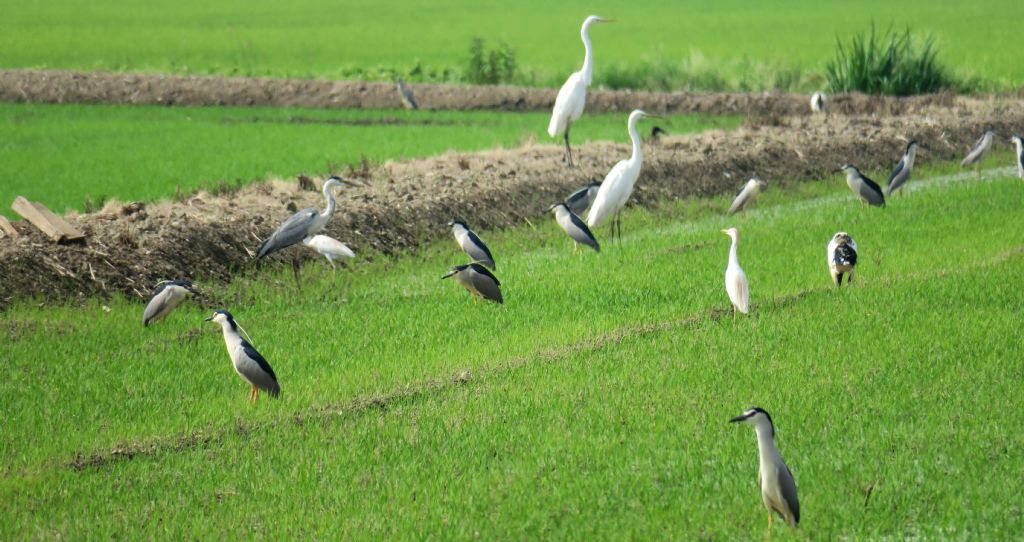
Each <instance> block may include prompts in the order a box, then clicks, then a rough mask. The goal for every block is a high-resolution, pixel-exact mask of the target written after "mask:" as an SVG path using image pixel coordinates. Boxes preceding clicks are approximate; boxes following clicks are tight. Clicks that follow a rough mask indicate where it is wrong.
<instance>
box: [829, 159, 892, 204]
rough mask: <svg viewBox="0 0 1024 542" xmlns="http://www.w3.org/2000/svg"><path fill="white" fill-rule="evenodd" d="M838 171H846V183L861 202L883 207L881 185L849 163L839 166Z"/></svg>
mask: <svg viewBox="0 0 1024 542" xmlns="http://www.w3.org/2000/svg"><path fill="white" fill-rule="evenodd" d="M839 171H843V172H845V173H846V185H847V186H849V187H850V190H851V191H853V193H854V194H856V195H857V197H859V198H860V200H861V202H864V203H867V204H869V205H874V206H877V207H885V195H883V194H882V187H880V186H878V183H876V182H875V181H872V180H871V179H869V178H868V177H867V176H866V175H864V174H863V173H861V172H860V170H859V169H857V168H856V167H854V166H851V165H849V164H846V165H844V166H843V167H841V168H839Z"/></svg>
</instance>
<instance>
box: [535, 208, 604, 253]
mask: <svg viewBox="0 0 1024 542" xmlns="http://www.w3.org/2000/svg"><path fill="white" fill-rule="evenodd" d="M548 210H549V211H554V212H555V222H558V225H559V226H561V228H562V231H564V232H565V233H566V234H568V235H569V237H571V238H572V240H573V241H575V247H574V248H573V254H575V253H576V251H577V250H579V248H580V245H581V244H583V245H587V246H588V247H590V248H592V249H594V252H601V246H600V245H598V244H597V239H595V238H594V234H593V233H591V231H590V228H588V227H587V225H586V223H584V222H583V220H581V219H580V217H578V216H576V213H573V212H572V211H570V210H569V207H568V206H567V205H566V204H564V203H556V204H554V205H552V206H551V207H549V208H548Z"/></svg>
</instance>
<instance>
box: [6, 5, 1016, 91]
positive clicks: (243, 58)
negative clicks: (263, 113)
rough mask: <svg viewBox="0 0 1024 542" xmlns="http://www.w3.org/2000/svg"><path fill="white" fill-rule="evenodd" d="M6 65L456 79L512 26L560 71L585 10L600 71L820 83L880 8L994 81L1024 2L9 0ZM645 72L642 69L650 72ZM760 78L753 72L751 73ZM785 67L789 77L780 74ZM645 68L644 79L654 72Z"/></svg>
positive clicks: (1012, 84)
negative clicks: (482, 42) (473, 44)
mask: <svg viewBox="0 0 1024 542" xmlns="http://www.w3.org/2000/svg"><path fill="white" fill-rule="evenodd" d="M2 12H3V13H4V17H3V18H2V19H0V66H2V67H7V68H14V67H47V68H74V69H84V70H97V69H100V70H116V71H145V72H166V73H188V74H206V73H216V74H228V75H255V76H271V77H285V76H286V77H300V78H371V79H381V78H383V79H390V78H391V77H393V76H394V74H396V73H398V74H402V75H404V76H405V77H406V78H408V79H412V80H424V79H426V80H437V79H442V80H453V79H454V80H459V79H460V78H461V77H462V73H463V72H464V71H465V65H466V62H467V59H468V50H469V46H470V41H471V39H472V38H473V37H475V36H479V37H484V38H487V39H488V41H489V43H490V45H492V46H493V45H494V44H495V43H496V42H497V41H498V40H504V41H505V42H507V43H508V44H509V45H510V46H511V47H512V48H514V49H515V50H516V51H517V62H518V65H519V66H520V68H521V74H522V75H521V77H520V78H519V80H518V82H520V83H528V84H539V85H545V86H554V85H559V84H561V82H562V81H564V80H565V77H566V76H567V75H568V74H569V73H570V72H571V71H573V70H576V69H578V68H579V65H580V63H581V62H582V57H583V49H582V45H581V44H580V41H579V25H580V23H581V22H582V20H583V18H584V17H586V16H587V15H589V14H591V13H596V14H601V15H604V16H608V17H616V18H617V19H619V21H620V22H619V24H617V25H608V26H603V27H600V28H596V29H595V30H594V31H593V34H592V35H593V38H594V43H595V48H596V61H597V68H596V72H595V77H596V82H597V83H598V84H606V83H612V82H613V80H611V79H606V77H608V76H611V75H614V73H613V72H615V73H618V74H620V75H621V74H622V73H623V72H624V71H626V70H630V69H633V68H635V67H636V66H637V65H643V66H646V68H645V69H644V70H642V72H645V73H641V75H651V78H650V79H651V80H653V81H657V79H658V78H659V77H660V75H659V74H664V73H665V72H666V70H667V71H668V72H669V73H670V74H671V76H672V77H673V81H676V82H677V84H678V85H682V84H687V85H693V86H697V87H704V88H709V87H710V88H718V87H720V86H726V87H731V88H742V87H744V86H753V87H756V86H758V85H765V84H772V81H774V80H776V79H777V77H776V76H777V73H778V72H779V71H780V70H786V71H794V70H795V72H796V75H795V77H796V82H795V83H792V82H791V83H788V84H796V85H798V86H802V87H807V88H811V87H813V86H814V85H817V84H821V82H822V80H821V78H820V74H821V73H822V69H823V67H824V63H825V61H826V60H827V59H828V58H830V57H831V56H832V54H833V51H834V48H835V39H836V36H837V35H838V36H840V37H842V38H843V39H848V38H849V37H851V36H852V35H853V34H855V33H858V32H862V31H864V30H865V29H866V28H868V26H869V25H870V23H871V22H872V21H874V22H877V23H878V24H879V25H882V26H885V25H888V24H889V23H890V22H892V23H896V24H898V25H900V26H902V25H903V24H905V23H907V24H910V25H911V26H912V30H913V31H914V32H915V33H921V34H926V33H932V34H933V35H934V36H935V37H936V40H937V41H936V45H937V46H938V47H939V51H940V53H939V61H940V62H942V63H943V64H946V65H949V66H950V67H951V68H952V69H953V70H954V74H955V75H958V76H962V77H979V78H981V79H982V80H983V84H984V85H985V86H990V87H997V88H1016V87H1019V86H1021V85H1022V84H1024V68H1022V65H1021V63H1020V61H1019V58H1018V56H1017V55H1014V54H1012V51H1016V50H1017V48H1018V42H1019V39H1018V36H1019V25H1018V24H1017V22H1018V21H1020V20H1022V19H1024V4H1022V3H1020V2H1018V1H1014V0H996V1H994V2H984V3H979V2H975V3H963V2H956V1H952V0H938V1H929V0H909V1H906V2H888V1H883V0H868V1H857V2H853V1H841V2H828V3H821V2H812V1H809V0H800V1H796V0H780V1H775V2H770V3H768V2H765V3H751V2H748V1H745V0H724V1H721V2H697V1H689V2H657V3H655V2H649V3H644V4H631V5H629V6H628V7H627V6H625V5H624V4H622V3H620V2H612V1H609V0H597V1H592V2H558V3H553V2H542V1H538V0H526V1H521V2H515V3H512V4H509V3H498V2H491V3H484V4H481V3H478V2H464V1H451V0H443V1H440V2H431V3H430V4H429V5H423V4H421V3H417V2H408V1H403V2H351V1H349V2H329V1H325V0H303V1H299V2H287V3H282V2H269V1H266V0H257V1H254V2H241V1H237V0H235V1H222V2H196V1H188V0H186V1H183V2H176V3H174V4H173V5H164V4H147V3H139V2H130V1H126V0H119V1H110V0H108V1H103V2H94V3H89V4H87V5H86V4H82V3H80V2H72V1H70V0H54V1H51V2H46V3H39V2H13V1H10V0H8V1H6V2H4V5H3V9H2ZM646 72H649V73H646ZM751 79H753V80H751ZM778 82H781V83H784V84H786V83H785V80H782V81H778ZM648 84H650V83H648Z"/></svg>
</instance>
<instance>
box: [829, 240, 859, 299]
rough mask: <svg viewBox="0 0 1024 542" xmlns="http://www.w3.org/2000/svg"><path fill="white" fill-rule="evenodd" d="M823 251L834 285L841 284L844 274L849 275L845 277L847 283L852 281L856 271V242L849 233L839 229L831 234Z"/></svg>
mask: <svg viewBox="0 0 1024 542" xmlns="http://www.w3.org/2000/svg"><path fill="white" fill-rule="evenodd" d="M825 253H826V256H827V257H828V271H829V273H831V274H832V282H834V283H836V286H842V285H843V275H844V274H846V275H849V276H848V277H847V278H846V283H847V284H850V283H851V282H853V275H854V273H855V272H856V271H857V242H856V241H854V240H853V238H852V237H850V234H848V233H846V232H845V231H841V232H838V233H836V234H835V235H833V236H832V240H831V241H829V242H828V247H827V248H826V249H825Z"/></svg>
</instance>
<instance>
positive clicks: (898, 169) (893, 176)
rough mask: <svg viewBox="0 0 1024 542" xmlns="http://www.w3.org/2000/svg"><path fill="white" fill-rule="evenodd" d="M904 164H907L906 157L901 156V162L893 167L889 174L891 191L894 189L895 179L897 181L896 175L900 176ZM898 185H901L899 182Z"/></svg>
mask: <svg viewBox="0 0 1024 542" xmlns="http://www.w3.org/2000/svg"><path fill="white" fill-rule="evenodd" d="M904 166H906V161H905V159H903V158H900V162H899V163H898V164H896V167H895V168H893V170H892V174H891V175H889V190H890V191H892V189H893V181H895V180H896V177H898V176H899V174H900V172H902V171H903V168H904ZM896 186H899V184H897V185H896Z"/></svg>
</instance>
